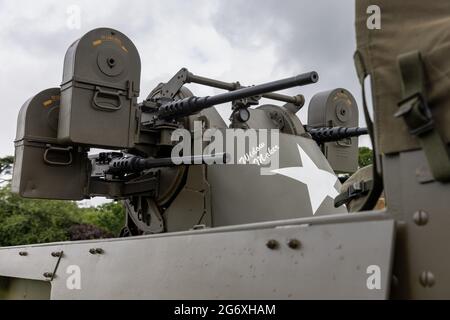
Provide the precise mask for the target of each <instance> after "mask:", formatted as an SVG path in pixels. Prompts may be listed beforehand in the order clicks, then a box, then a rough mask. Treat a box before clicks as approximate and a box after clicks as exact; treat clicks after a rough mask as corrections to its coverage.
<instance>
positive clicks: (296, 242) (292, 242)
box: [288, 239, 301, 249]
mask: <svg viewBox="0 0 450 320" xmlns="http://www.w3.org/2000/svg"><path fill="white" fill-rule="evenodd" d="M288 246H289V248H291V249H299V248H300V246H301V243H300V241H299V240H297V239H290V240H289V242H288Z"/></svg>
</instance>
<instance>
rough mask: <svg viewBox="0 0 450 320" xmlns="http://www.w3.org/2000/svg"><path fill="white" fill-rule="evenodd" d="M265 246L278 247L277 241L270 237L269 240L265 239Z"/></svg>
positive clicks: (271, 248) (273, 248) (272, 248)
mask: <svg viewBox="0 0 450 320" xmlns="http://www.w3.org/2000/svg"><path fill="white" fill-rule="evenodd" d="M266 246H267V248H269V249H270V250H275V249H276V248H278V241H277V240H273V239H271V240H269V241H267V243H266Z"/></svg>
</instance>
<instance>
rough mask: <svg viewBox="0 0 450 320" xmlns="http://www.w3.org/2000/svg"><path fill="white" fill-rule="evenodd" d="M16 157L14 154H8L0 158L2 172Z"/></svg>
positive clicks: (0, 170)
mask: <svg viewBox="0 0 450 320" xmlns="http://www.w3.org/2000/svg"><path fill="white" fill-rule="evenodd" d="M13 162H14V157H13V156H6V157H3V158H0V172H2V171H3V169H5V168H6V167H7V166H8V165H10V164H13Z"/></svg>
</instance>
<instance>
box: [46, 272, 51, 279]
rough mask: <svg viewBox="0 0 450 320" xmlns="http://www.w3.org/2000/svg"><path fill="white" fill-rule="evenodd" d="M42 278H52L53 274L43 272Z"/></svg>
mask: <svg viewBox="0 0 450 320" xmlns="http://www.w3.org/2000/svg"><path fill="white" fill-rule="evenodd" d="M44 277H46V278H51V277H53V273H52V272H44Z"/></svg>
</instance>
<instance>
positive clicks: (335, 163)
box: [308, 89, 358, 172]
mask: <svg viewBox="0 0 450 320" xmlns="http://www.w3.org/2000/svg"><path fill="white" fill-rule="evenodd" d="M308 125H310V126H312V127H357V126H358V106H357V104H356V101H355V98H353V96H352V94H351V93H350V92H348V91H347V90H345V89H334V90H331V91H326V92H320V93H318V94H316V95H315V96H314V97H313V98H312V99H311V102H310V104H309V108H308ZM323 152H324V154H325V156H326V158H327V160H328V162H329V163H330V165H331V167H332V168H333V170H334V171H337V172H355V171H356V170H357V169H358V138H348V139H343V140H340V141H336V142H328V143H324V145H323Z"/></svg>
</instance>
